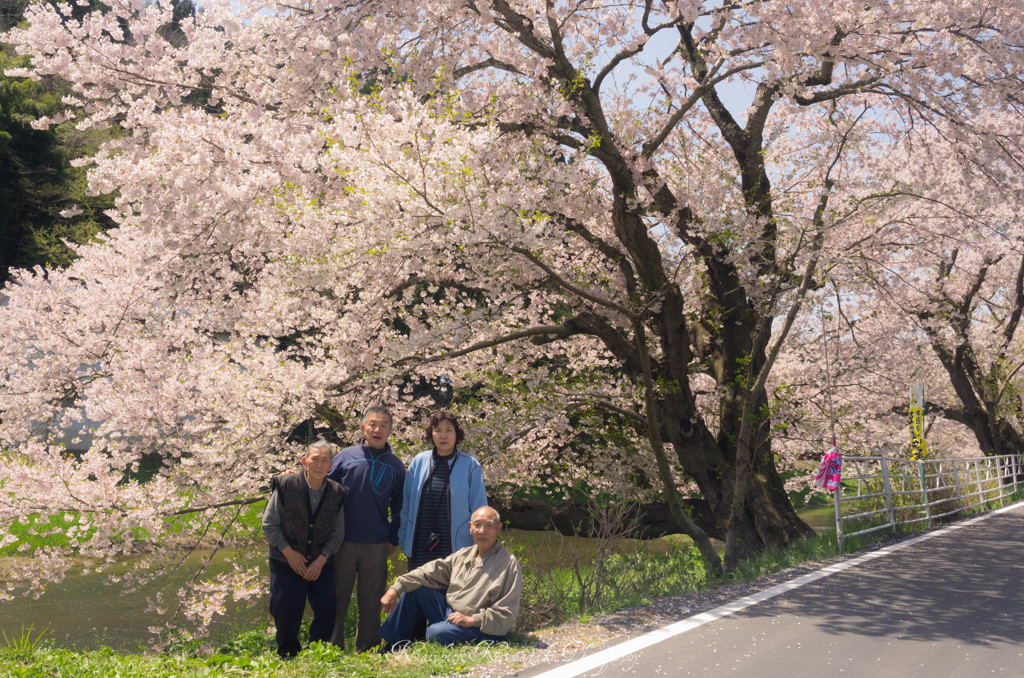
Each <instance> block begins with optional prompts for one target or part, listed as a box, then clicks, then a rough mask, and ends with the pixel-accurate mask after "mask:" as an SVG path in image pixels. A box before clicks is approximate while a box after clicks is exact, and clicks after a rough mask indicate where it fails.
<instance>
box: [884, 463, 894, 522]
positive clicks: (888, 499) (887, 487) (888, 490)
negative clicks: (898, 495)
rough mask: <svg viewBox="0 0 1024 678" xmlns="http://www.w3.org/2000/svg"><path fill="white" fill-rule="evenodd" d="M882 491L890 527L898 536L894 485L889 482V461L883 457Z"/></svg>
mask: <svg viewBox="0 0 1024 678" xmlns="http://www.w3.org/2000/svg"><path fill="white" fill-rule="evenodd" d="M882 489H883V491H884V492H885V509H886V511H888V513H889V526H890V527H891V528H892V533H893V534H896V514H895V512H894V511H893V510H892V484H891V483H890V482H889V460H888V459H886V458H885V457H882Z"/></svg>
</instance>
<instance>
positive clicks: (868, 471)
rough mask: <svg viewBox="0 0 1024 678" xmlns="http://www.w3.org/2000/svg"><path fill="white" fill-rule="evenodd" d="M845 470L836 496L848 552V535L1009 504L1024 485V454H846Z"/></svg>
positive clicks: (841, 542) (838, 531)
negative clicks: (912, 456) (945, 456)
mask: <svg viewBox="0 0 1024 678" xmlns="http://www.w3.org/2000/svg"><path fill="white" fill-rule="evenodd" d="M842 474H843V483H842V485H841V486H840V488H839V489H838V490H836V491H835V493H834V497H835V507H836V535H837V536H838V538H839V552H840V553H845V543H844V542H845V539H846V538H847V537H854V536H857V535H861V534H869V533H871V532H877V531H879V530H884V529H889V530H892V531H893V533H895V532H896V526H897V525H910V524H914V523H927V524H928V526H929V527H931V526H932V525H933V524H934V521H936V520H939V519H941V518H945V517H947V516H951V515H954V514H960V513H963V512H965V511H968V510H971V509H974V508H978V507H982V508H984V507H986V506H987V505H988V504H989V503H994V502H999V504H1000V505H1003V504H1005V503H1006V498H1007V497H1009V496H1010V495H1012V494H1014V493H1015V492H1017V491H1018V490H1019V489H1020V487H1021V486H1024V459H1022V458H1021V456H1020V455H1017V454H1007V455H1001V456H994V457H973V458H970V459H925V460H923V461H914V460H911V459H893V458H889V457H843V471H842ZM854 485H855V486H856V493H855V494H854V493H852V489H853V487H854ZM847 525H849V527H850V528H852V531H851V530H848V529H847Z"/></svg>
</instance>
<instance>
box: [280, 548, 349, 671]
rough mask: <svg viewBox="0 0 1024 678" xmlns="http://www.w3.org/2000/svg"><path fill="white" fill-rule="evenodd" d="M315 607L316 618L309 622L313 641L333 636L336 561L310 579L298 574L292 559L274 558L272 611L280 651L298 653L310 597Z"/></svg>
mask: <svg viewBox="0 0 1024 678" xmlns="http://www.w3.org/2000/svg"><path fill="white" fill-rule="evenodd" d="M307 598H308V599H309V606H310V607H311V608H312V609H313V622H312V623H311V624H310V625H309V642H311V643H315V642H316V641H318V640H321V641H323V642H327V641H329V640H330V639H331V630H332V629H333V628H334V604H335V603H334V569H333V566H332V563H328V564H326V565H324V569H322V570H321V571H320V576H319V577H318V578H317V579H316V581H306V580H305V579H303V578H302V577H300V576H299V575H297V574H295V572H294V571H293V570H292V568H291V567H290V566H289V565H288V563H285V562H282V561H280V560H274V559H273V558H271V559H270V614H271V615H272V616H273V617H274V626H276V627H277V654H279V655H280V656H282V657H294V656H295V655H297V654H298V653H299V650H301V649H302V647H301V646H300V645H299V627H300V626H301V625H302V613H303V612H304V611H305V610H306V599H307Z"/></svg>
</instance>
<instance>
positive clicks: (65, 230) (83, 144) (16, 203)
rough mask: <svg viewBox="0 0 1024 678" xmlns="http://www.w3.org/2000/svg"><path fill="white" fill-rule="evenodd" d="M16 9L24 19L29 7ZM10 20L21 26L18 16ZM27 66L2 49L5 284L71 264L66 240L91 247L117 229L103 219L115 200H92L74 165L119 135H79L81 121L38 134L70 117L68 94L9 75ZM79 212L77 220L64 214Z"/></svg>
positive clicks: (0, 194)
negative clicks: (13, 271) (14, 274)
mask: <svg viewBox="0 0 1024 678" xmlns="http://www.w3.org/2000/svg"><path fill="white" fill-rule="evenodd" d="M14 9H16V10H17V11H18V13H19V14H18V16H20V11H21V9H23V8H20V7H19V8H14ZM14 9H12V10H11V11H12V12H13V11H14ZM4 20H5V22H6V23H8V24H13V23H14V18H13V16H12V15H7V16H4ZM26 63H27V59H26V57H21V56H18V55H16V54H15V53H14V51H13V50H12V49H11V47H10V46H8V45H6V44H2V43H0V284H3V283H4V282H6V280H7V278H8V275H9V269H10V268H30V267H33V266H51V267H61V266H67V265H69V264H70V263H71V261H72V260H73V259H74V256H75V255H74V253H73V252H72V251H71V249H70V248H68V246H67V245H66V244H65V241H67V242H73V243H85V242H89V241H90V240H92V239H94V238H95V237H96V236H97V235H98V234H99V233H101V232H102V231H103V230H105V229H107V228H110V227H111V226H112V225H113V224H112V222H111V220H110V219H109V217H107V216H106V215H105V214H104V213H103V212H104V210H107V209H109V208H111V207H112V206H113V198H112V196H102V197H90V196H87V195H86V169H85V168H78V167H72V166H71V162H70V161H71V160H72V159H73V158H77V157H83V156H86V155H89V154H91V153H93V152H95V150H96V149H97V148H98V147H99V145H100V144H101V143H102V142H104V141H106V140H108V139H110V138H112V137H113V136H114V135H115V134H116V133H117V132H116V131H114V130H108V131H97V130H88V131H81V130H77V129H75V127H74V121H68V122H65V123H63V124H61V125H58V126H57V127H55V128H52V129H45V130H37V129H33V128H32V122H33V121H35V120H37V119H39V118H42V117H45V116H53V115H56V114H58V113H59V112H60V111H61V110H63V108H64V104H63V103H62V102H61V97H62V96H63V95H64V94H67V93H68V90H67V86H66V85H65V84H64V83H61V82H59V81H56V80H54V79H49V80H47V81H46V82H37V81H34V80H30V79H28V78H13V77H8V76H6V75H3V71H4V70H5V69H9V68H18V67H23V66H25V65H26ZM76 206H77V207H78V208H79V209H80V210H81V213H79V214H78V215H76V216H72V217H68V218H65V217H62V216H61V215H60V213H61V212H62V211H64V210H66V209H70V208H72V207H76Z"/></svg>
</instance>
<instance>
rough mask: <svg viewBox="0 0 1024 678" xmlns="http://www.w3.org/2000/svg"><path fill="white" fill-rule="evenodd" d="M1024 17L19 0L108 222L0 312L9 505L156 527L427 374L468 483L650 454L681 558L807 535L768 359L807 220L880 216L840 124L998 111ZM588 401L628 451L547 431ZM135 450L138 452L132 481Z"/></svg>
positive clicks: (283, 460)
mask: <svg viewBox="0 0 1024 678" xmlns="http://www.w3.org/2000/svg"><path fill="white" fill-rule="evenodd" d="M1022 16H1024V15H1022V12H1021V11H1020V10H1017V9H1014V8H1012V7H1007V6H1003V5H997V4H994V3H993V4H991V5H989V4H981V5H979V4H978V3H977V2H970V3H968V2H966V1H964V2H960V1H954V2H949V3H922V2H913V3H890V2H878V3H868V4H863V5H858V6H855V7H854V6H850V5H848V4H845V3H834V2H805V3H797V4H793V3H791V2H787V3H783V2H773V1H768V2H756V3H746V4H722V3H707V4H704V3H699V2H658V3H655V2H624V3H607V2H597V1H589V2H584V1H582V0H577V1H571V2H544V3H542V2H536V1H534V0H529V1H517V2H510V1H508V0H490V1H486V2H485V1H480V2H475V1H473V0H427V1H420V2H416V3H412V2H405V1H404V0H403V1H399V2H393V3H379V2H368V1H363V0H340V1H339V0H336V1H334V2H310V3H304V4H300V5H288V4H262V3H258V2H247V1H243V2H230V3H217V2H211V3H208V4H205V5H204V7H203V11H201V12H199V13H198V14H197V15H196V16H195V17H194V18H190V17H184V18H182V19H181V21H180V23H179V24H178V30H177V31H176V32H175V36H176V38H175V40H174V41H168V40H167V39H165V38H164V37H163V35H165V34H166V33H167V31H166V29H164V28H163V27H165V26H167V25H168V24H169V23H170V22H172V19H174V18H175V17H173V15H172V13H171V9H170V8H169V7H164V6H160V5H143V4H142V3H139V2H117V1H115V2H112V3H110V9H109V10H107V11H102V12H90V13H88V14H87V15H86V16H85V17H84V18H82V19H81V20H77V19H75V18H74V17H72V16H71V10H70V8H68V7H65V6H62V5H58V6H57V7H56V8H50V7H48V6H44V5H39V6H34V7H33V8H32V9H30V10H29V12H28V18H29V21H30V26H29V27H28V28H26V29H23V30H15V31H12V32H11V33H9V34H8V35H7V36H6V38H5V39H6V40H8V41H11V42H13V43H15V44H16V45H18V46H19V49H21V50H23V51H24V52H26V53H28V54H31V55H32V58H33V66H32V68H31V69H29V70H27V71H25V72H24V73H23V74H25V75H30V74H31V75H34V76H35V77H41V76H46V75H50V74H60V75H61V76H62V77H64V78H65V79H67V80H68V81H69V82H71V83H73V86H74V96H72V97H69V98H68V99H67V104H68V106H69V112H68V113H67V114H66V115H68V116H74V115H80V116H81V119H80V122H79V124H80V125H81V126H83V127H88V126H103V125H108V124H113V123H116V124H118V125H120V126H121V127H123V128H124V130H125V134H124V136H123V137H122V138H120V139H118V140H116V141H112V142H111V143H109V144H108V145H107V146H106V147H105V148H104V149H102V150H101V152H100V153H99V154H98V155H97V156H95V157H94V158H92V159H91V160H89V161H88V162H91V163H93V166H92V169H91V171H90V181H91V188H92V190H93V191H95V192H97V193H110V194H113V195H115V196H116V208H115V209H114V210H113V211H112V217H113V218H114V219H115V220H116V221H117V222H118V224H119V228H118V229H117V231H116V232H113V233H111V234H110V236H109V237H108V238H107V239H106V240H105V241H104V242H102V243H99V244H95V245H89V246H85V247H81V248H79V250H78V252H79V254H80V255H81V259H80V260H79V261H78V262H76V264H75V265H73V266H72V267H71V268H69V269H68V270H67V271H35V272H24V273H23V274H21V275H20V277H19V279H18V283H17V285H16V286H14V287H13V288H12V289H10V294H11V303H10V306H9V307H8V308H6V309H4V310H3V312H2V314H0V324H2V334H3V336H4V337H5V339H4V342H3V344H2V345H0V352H2V354H3V361H4V365H5V373H4V377H5V378H4V382H3V387H2V389H0V416H2V419H3V423H2V426H0V435H2V438H3V440H4V441H5V443H6V444H7V445H9V446H10V452H8V454H7V455H6V456H5V457H4V459H3V464H4V469H3V470H4V471H5V472H6V473H5V475H6V476H7V477H9V478H12V479H11V480H9V481H8V482H7V484H6V485H5V486H4V490H5V492H6V495H5V496H4V498H3V500H2V501H3V505H4V509H3V510H4V512H5V517H7V518H13V517H15V516H23V515H24V514H25V513H26V512H28V511H37V512H38V513H39V515H40V516H42V518H40V519H39V520H44V519H45V518H46V517H48V516H51V515H54V514H55V513H60V512H67V511H74V512H76V515H79V516H81V518H80V519H79V520H80V521H82V523H81V528H80V529H86V530H88V531H89V532H88V533H89V535H90V537H91V539H90V540H89V541H88V543H85V542H82V543H76V544H75V546H76V547H77V548H78V549H79V550H84V551H85V552H87V554H88V555H96V556H106V555H108V554H111V553H115V552H116V553H125V552H132V551H133V550H137V549H140V548H143V547H147V546H150V547H151V546H152V545H153V544H159V543H163V542H164V541H167V536H168V526H167V518H168V517H169V516H173V515H197V516H206V515H215V512H217V511H224V510H228V509H234V510H237V507H238V506H239V505H244V503H245V502H248V501H253V500H255V499H256V498H258V497H259V496H260V493H261V491H262V488H264V487H265V485H266V480H267V478H268V477H269V476H270V475H271V474H272V473H274V472H276V471H278V470H280V469H282V468H287V467H290V466H294V461H293V459H294V449H291V448H289V447H288V446H287V445H286V444H285V442H286V441H287V440H288V438H289V436H290V434H291V432H292V431H293V430H294V429H295V427H296V426H298V425H299V424H300V423H302V422H304V421H307V420H308V419H309V418H310V417H315V418H317V419H318V420H319V421H321V422H324V423H326V424H329V425H331V426H333V427H335V428H337V429H339V430H348V431H351V430H353V428H354V427H353V424H354V423H355V422H356V421H357V420H358V412H359V411H360V408H362V407H364V406H365V405H366V404H368V403H369V402H371V401H375V400H386V401H390V402H396V403H398V404H399V405H398V413H399V416H400V418H407V417H410V416H411V415H412V414H413V413H414V412H415V411H416V410H415V408H416V407H417V406H418V404H419V403H418V402H417V400H416V392H415V389H414V388H412V387H411V386H410V385H411V384H412V385H415V384H437V383H439V380H441V379H445V380H447V381H445V383H446V384H450V386H451V387H452V388H454V389H455V390H456V391H458V392H459V393H471V394H472V398H471V400H473V401H474V402H475V403H476V404H477V405H479V412H480V413H479V414H474V420H475V423H478V424H479V425H478V427H477V428H476V429H475V430H474V437H475V439H476V440H477V441H478V446H479V447H478V450H479V451H480V452H481V454H482V455H483V456H485V457H486V458H487V462H488V463H487V467H488V472H489V473H490V474H491V478H492V481H493V480H497V479H498V478H502V479H516V478H517V479H519V480H520V481H521V482H525V483H529V482H531V479H535V478H536V477H537V476H538V474H539V473H541V472H542V471H543V472H544V473H550V474H559V473H560V474H562V476H561V477H562V478H563V479H565V481H566V482H578V481H584V482H587V483H593V484H594V485H595V486H598V487H600V486H603V485H606V486H608V487H614V486H615V485H616V483H619V482H623V481H625V480H628V479H630V478H635V477H636V475H637V474H640V475H642V476H644V477H646V478H649V479H656V481H655V482H657V483H658V487H657V489H658V490H659V491H660V492H662V493H663V494H664V495H665V496H666V497H667V498H668V499H669V501H670V504H671V505H672V506H673V507H674V515H675V517H676V519H677V521H678V522H679V523H680V525H681V527H682V528H683V529H684V530H685V531H686V532H687V533H688V534H690V535H691V536H693V537H694V539H695V540H696V541H697V542H698V544H700V545H701V548H702V550H703V552H704V553H705V556H706V557H707V558H708V560H709V561H710V562H712V563H715V562H717V560H718V556H717V555H716V554H715V551H714V549H713V548H712V547H711V543H710V541H709V536H720V537H724V538H725V539H726V544H727V548H726V558H725V567H727V568H729V567H732V566H734V565H735V563H736V562H737V560H738V559H739V558H741V557H744V556H746V555H748V554H750V553H753V552H754V551H756V550H757V549H759V548H762V547H764V546H779V545H784V544H786V543H788V542H790V541H792V540H793V539H796V538H799V537H802V536H804V535H807V534H809V529H808V528H807V527H806V526H805V525H804V524H803V523H802V522H801V521H800V520H799V519H798V518H797V516H796V514H795V513H794V511H793V510H792V507H791V506H790V504H789V501H788V499H787V497H786V494H785V490H784V487H783V484H782V482H781V480H780V478H779V474H778V471H777V469H776V466H775V455H774V453H773V450H772V443H771V417H770V410H769V398H768V392H767V384H768V379H769V377H770V375H771V371H772V368H773V367H774V365H775V364H776V362H777V360H778V356H779V355H780V354H781V350H782V348H783V345H784V340H785V338H786V336H787V334H788V332H789V331H790V328H791V327H792V326H793V325H794V323H795V321H796V319H797V317H798V314H799V312H800V310H801V301H802V299H803V298H804V297H805V296H806V295H807V294H808V293H809V292H810V291H811V290H812V289H813V288H814V287H815V286H816V285H817V284H818V277H817V273H818V266H819V262H821V261H822V256H823V253H826V252H828V251H831V250H830V248H832V249H835V247H842V243H840V244H839V245H833V244H832V243H833V240H834V239H835V238H837V237H838V236H840V235H842V237H843V238H850V237H854V238H857V237H863V238H872V237H874V235H875V234H874V233H873V232H872V231H871V230H870V229H867V230H864V231H861V230H860V229H863V228H864V225H865V223H866V222H867V220H866V219H864V218H862V217H863V215H864V214H865V213H866V210H867V209H868V205H871V204H873V202H874V201H875V200H876V199H877V196H875V193H877V191H876V190H875V188H873V187H872V186H871V185H870V183H868V182H865V180H864V179H865V176H864V174H863V167H864V163H865V158H866V156H867V155H869V154H868V153H867V151H866V150H865V149H867V148H869V147H871V148H873V147H875V146H881V147H883V150H882V151H880V152H882V153H884V147H885V146H886V145H889V144H892V143H894V141H893V140H894V139H898V138H899V133H900V132H901V131H904V130H907V129H912V128H914V127H916V126H921V125H929V124H932V123H933V122H935V121H943V124H945V125H948V126H949V128H950V129H955V130H957V133H958V134H960V135H961V137H960V138H961V143H963V144H976V145H981V144H983V143H988V144H997V143H999V139H1000V138H1001V137H998V136H996V137H994V136H993V135H997V134H998V133H1000V130H990V129H986V128H985V127H984V126H983V125H976V124H972V123H973V121H977V120H978V119H979V118H981V117H983V116H985V115H988V114H989V113H990V112H1004V111H1005V112H1006V113H1005V114H1001V115H1000V119H1001V120H1008V121H1010V122H1009V123H1008V124H1010V123H1012V124H1017V123H1016V122H1013V121H1014V120H1015V119H1014V118H1012V117H1009V116H1011V115H1012V114H1013V112H1014V109H1013V101H1014V99H1013V97H1014V96H1016V95H1017V94H1018V93H1019V85H1020V83H1019V76H1018V75H1017V74H1019V73H1020V72H1021V71H1020V69H1019V63H1020V56H1021V54H1020V50H1019V48H1018V46H1017V45H1016V43H1015V42H1014V39H1015V38H1014V36H1016V35H1019V34H1020V28H1021V26H1020V23H1021V18H1022ZM736 90H742V91H743V92H745V94H744V96H746V97H747V100H748V103H749V106H748V107H747V108H746V110H745V111H744V112H742V113H739V112H737V111H734V110H732V109H731V108H730V106H729V105H728V103H729V98H728V95H727V93H728V92H730V91H736ZM44 122H46V121H44ZM49 122H52V123H56V122H60V119H54V120H52V121H49ZM855 232H856V234H855ZM776 319H779V320H778V322H777V323H776ZM502 405H504V407H501V406H502ZM485 411H486V414H485V413H484V412H485ZM76 420H77V421H89V422H98V423H97V424H96V430H95V433H94V435H95V443H94V445H93V446H92V448H91V449H90V451H89V452H87V453H85V454H84V455H82V456H81V457H80V458H71V457H68V456H67V455H66V454H65V453H63V452H62V451H61V450H60V449H59V448H58V447H55V446H54V445H53V444H52V442H53V435H54V433H55V432H56V431H58V430H60V429H62V428H65V427H67V426H69V425H71V424H72V423H73V422H75V421H76ZM609 422H612V423H615V424H617V425H618V426H617V428H618V429H620V430H621V429H623V428H625V429H626V430H627V431H631V432H630V433H629V434H627V436H626V437H625V438H624V439H623V443H624V445H625V446H627V449H625V450H607V449H604V450H602V449H600V445H595V446H592V447H593V448H595V449H592V450H591V451H590V452H588V454H590V455H592V456H589V457H586V458H587V459H589V460H590V462H591V463H590V464H588V466H587V467H586V468H579V467H578V466H577V467H573V465H572V464H571V463H570V464H558V463H556V462H557V460H556V459H555V451H556V450H557V451H558V454H565V453H572V454H575V453H579V450H577V449H570V450H566V449H565V446H564V445H563V443H565V441H566V440H570V441H573V442H572V444H571V445H570V447H575V446H576V442H575V441H583V440H585V439H586V438H587V434H588V433H589V434H592V435H590V436H589V437H590V438H591V439H594V438H597V437H599V436H598V435H596V434H598V433H600V432H601V431H604V430H607V427H608V425H609ZM409 437H410V438H411V437H412V436H411V435H410V436H409ZM580 444H581V445H582V443H580ZM399 447H400V448H401V444H400V445H399ZM145 455H149V456H156V457H158V458H159V459H160V460H161V463H160V468H159V471H158V473H157V475H156V477H155V478H153V479H152V480H149V481H148V482H145V483H139V482H137V481H135V480H132V479H131V478H132V475H131V474H132V472H134V471H135V470H137V469H138V468H139V465H140V463H141V462H142V460H143V459H144V457H145ZM16 469H20V471H19V473H14V471H15V470H16ZM126 473H128V476H127V478H126V475H125V474H126ZM40 484H44V485H45V489H41V487H40ZM680 491H689V492H691V493H693V494H694V495H695V496H696V497H698V498H699V499H700V500H702V501H703V502H704V503H705V504H706V506H707V511H708V513H709V515H711V516H713V525H712V526H711V528H710V530H705V529H703V528H701V527H698V526H697V525H696V523H694V521H693V520H692V519H691V518H690V517H689V516H688V515H687V513H686V512H685V511H683V510H682V507H681V503H680V501H679V496H678V495H679V492H680ZM26 497H28V498H31V499H30V502H31V503H30V504H25V503H24V502H23V500H24V499H25V498H26ZM37 522H38V521H37ZM230 522H231V521H230V520H229V519H220V522H218V525H220V524H222V523H223V524H230ZM197 524H203V525H205V526H206V527H204V528H203V529H209V528H208V526H209V521H205V522H204V521H201V520H197ZM709 531H710V532H711V534H710V535H709ZM201 533H202V532H201V531H200V534H201ZM224 534H225V535H227V534H228V532H227V531H225V532H224ZM225 538H227V536H225ZM52 553H53V559H54V567H55V568H58V567H59V558H60V557H61V556H63V555H65V554H66V551H64V550H61V549H55V550H54V551H53V552H52ZM196 596H197V598H196V599H197V600H198V599H203V600H206V599H209V598H210V596H207V597H206V598H202V597H201V596H198V593H197V594H196ZM190 609H191V608H190Z"/></svg>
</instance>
